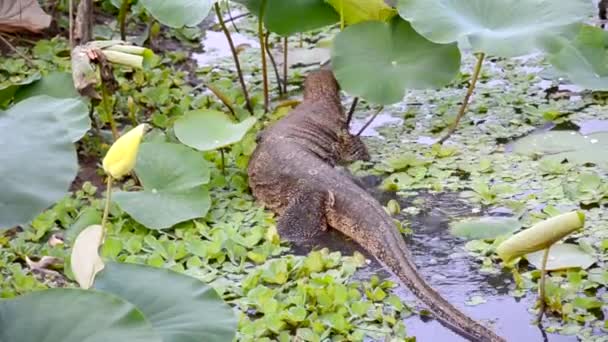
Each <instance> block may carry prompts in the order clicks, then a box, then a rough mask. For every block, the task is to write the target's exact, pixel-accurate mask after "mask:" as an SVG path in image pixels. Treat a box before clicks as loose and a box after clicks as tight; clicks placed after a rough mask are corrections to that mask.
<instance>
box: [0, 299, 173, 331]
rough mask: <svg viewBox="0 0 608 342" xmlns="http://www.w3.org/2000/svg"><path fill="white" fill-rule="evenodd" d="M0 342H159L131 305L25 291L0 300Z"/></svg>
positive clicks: (138, 312) (110, 300)
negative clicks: (9, 298)
mask: <svg viewBox="0 0 608 342" xmlns="http://www.w3.org/2000/svg"><path fill="white" fill-rule="evenodd" d="M0 341H3V342H4V341H6V342H9V341H10V342H33V341H36V342H83V341H86V342H107V341H116V342H162V340H161V338H160V336H158V335H157V334H156V332H155V331H154V330H153V328H152V326H151V325H150V323H149V322H148V321H147V320H146V318H145V317H144V316H143V314H142V313H141V311H139V310H138V309H137V308H136V307H135V306H133V304H131V303H128V302H126V301H124V300H123V299H121V298H119V297H116V296H114V295H112V294H109V293H103V292H96V291H87V290H80V289H51V290H44V291H36V292H31V293H28V294H26V295H23V296H20V297H17V298H15V299H11V300H0Z"/></svg>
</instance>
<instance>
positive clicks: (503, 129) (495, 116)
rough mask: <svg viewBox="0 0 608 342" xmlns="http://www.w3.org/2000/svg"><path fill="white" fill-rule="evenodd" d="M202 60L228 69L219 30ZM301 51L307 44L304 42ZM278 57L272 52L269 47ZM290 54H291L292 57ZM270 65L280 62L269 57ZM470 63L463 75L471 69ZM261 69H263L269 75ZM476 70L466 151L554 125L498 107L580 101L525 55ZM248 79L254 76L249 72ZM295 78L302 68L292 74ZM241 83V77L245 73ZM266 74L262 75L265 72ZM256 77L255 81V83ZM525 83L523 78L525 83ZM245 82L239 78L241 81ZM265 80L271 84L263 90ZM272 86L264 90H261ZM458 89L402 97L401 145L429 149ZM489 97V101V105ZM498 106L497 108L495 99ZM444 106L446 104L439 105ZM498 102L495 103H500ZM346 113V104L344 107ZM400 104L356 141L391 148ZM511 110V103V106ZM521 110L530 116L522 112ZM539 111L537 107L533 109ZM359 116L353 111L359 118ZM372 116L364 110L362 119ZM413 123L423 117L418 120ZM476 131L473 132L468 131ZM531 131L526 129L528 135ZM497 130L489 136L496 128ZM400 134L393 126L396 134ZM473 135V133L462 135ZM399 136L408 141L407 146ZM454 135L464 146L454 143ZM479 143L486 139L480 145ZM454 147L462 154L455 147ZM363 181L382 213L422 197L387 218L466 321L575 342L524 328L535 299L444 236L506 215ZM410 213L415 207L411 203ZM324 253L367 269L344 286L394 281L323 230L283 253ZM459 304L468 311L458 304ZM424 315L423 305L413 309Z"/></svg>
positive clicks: (464, 130)
mask: <svg viewBox="0 0 608 342" xmlns="http://www.w3.org/2000/svg"><path fill="white" fill-rule="evenodd" d="M249 33H250V32H247V33H245V32H242V33H241V34H234V33H233V39H235V45H237V46H239V45H240V46H241V47H249V48H250V49H245V50H244V53H242V54H241V57H242V59H241V63H242V64H243V65H244V69H245V70H247V69H249V71H254V70H257V69H259V61H258V59H257V58H258V57H257V53H258V51H257V50H258V49H259V43H258V41H257V39H255V38H252V36H251V35H250V34H249ZM290 44H291V45H292V46H294V47H295V46H296V44H295V42H290ZM203 45H204V49H205V52H204V53H202V54H193V56H192V57H193V59H195V60H196V61H197V63H198V65H199V67H213V66H217V65H224V66H227V67H229V68H231V65H232V62H231V60H230V50H229V47H228V45H227V43H226V41H225V38H224V37H223V34H222V33H221V32H213V31H210V30H208V31H207V33H206V39H205V40H204V42H203ZM307 45H308V44H307ZM279 50H280V49H279ZM306 50H307V51H305V52H307V53H306V54H304V55H305V56H304V57H305V58H302V61H301V62H300V63H297V62H295V61H294V60H292V58H293V59H296V58H297V57H296V56H298V54H297V53H296V51H292V50H291V49H290V56H291V57H290V62H289V66H290V72H295V69H298V65H302V66H313V65H315V64H318V63H319V62H321V61H322V60H323V59H325V58H326V57H327V56H326V54H325V51H321V52H319V53H315V52H314V51H313V50H320V49H318V47H317V48H314V47H313V48H310V49H306ZM292 52H294V53H292ZM275 53H276V55H275V56H280V55H281V51H275ZM278 62H279V66H280V62H281V58H278ZM471 65H472V63H471V61H470V58H469V60H468V62H467V63H464V64H463V67H465V68H466V67H469V68H470V67H471ZM269 70H270V69H269ZM485 70H487V71H488V73H489V74H490V75H491V77H488V78H487V80H483V81H481V82H480V84H478V87H477V90H476V93H475V95H474V96H473V99H472V103H473V105H472V106H471V113H469V115H468V118H470V119H471V121H474V122H475V123H474V125H467V124H466V123H463V124H462V125H461V126H462V127H461V129H460V130H459V133H458V135H460V137H455V139H454V141H453V142H450V143H449V145H452V144H454V145H455V146H459V147H462V148H463V149H467V148H468V147H470V146H466V145H467V143H466V142H467V140H469V142H470V141H475V140H476V139H473V138H472V137H474V134H478V135H480V136H483V135H484V133H486V132H491V134H490V135H492V136H493V138H494V137H500V136H504V138H503V139H504V140H507V141H509V142H514V141H517V140H518V139H517V138H516V137H525V136H529V135H530V134H542V133H543V132H547V131H550V130H557V129H560V127H555V125H552V124H547V125H542V124H540V122H538V121H533V122H531V123H525V124H522V123H521V122H525V120H522V119H519V121H518V123H516V124H512V123H511V122H509V119H506V118H507V117H517V118H521V117H524V116H523V115H520V114H521V110H519V109H518V110H516V111H515V112H513V113H512V110H513V108H512V107H511V108H509V109H506V108H507V107H508V106H505V104H507V103H508V104H510V105H512V103H514V102H516V101H514V100H512V99H511V98H515V97H518V96H524V97H525V99H526V101H528V102H530V103H531V104H533V105H534V106H536V107H538V108H540V107H542V106H543V105H544V103H543V102H542V101H541V100H542V98H544V96H545V92H546V91H547V90H548V89H549V88H550V87H552V86H554V87H556V88H557V91H560V92H570V93H571V95H569V96H568V99H567V100H566V101H564V102H562V103H560V106H561V107H562V108H560V109H562V110H569V109H571V108H573V107H574V106H575V105H579V104H580V103H582V102H584V101H582V100H583V96H582V95H581V94H580V93H581V92H582V91H583V90H582V89H580V88H578V87H575V86H571V85H569V84H560V83H561V82H559V81H557V82H556V80H555V79H553V80H551V78H552V74H551V72H548V71H547V70H546V68H545V67H544V65H543V63H542V62H541V60H540V56H538V55H531V56H524V57H520V58H515V59H513V60H512V61H510V62H497V63H494V62H487V63H486V64H485ZM256 72H257V71H256ZM299 72H300V73H304V70H299ZM245 74H246V75H248V73H247V72H245ZM270 75H272V73H271V74H270ZM258 76H259V75H258ZM528 76H530V77H528ZM246 77H247V76H246ZM272 80H273V77H271V82H272ZM271 88H272V87H271ZM461 93H462V89H456V88H452V89H444V90H442V92H437V93H436V94H432V93H430V92H426V93H425V92H423V91H421V92H417V93H415V94H414V95H409V98H407V100H410V101H414V102H415V103H419V104H420V103H424V105H421V106H420V107H419V108H418V109H417V112H419V115H418V117H417V120H418V121H417V122H416V124H415V125H413V127H415V128H414V129H410V131H409V132H406V131H405V130H402V133H403V135H401V136H400V141H401V143H402V144H403V143H415V144H418V145H420V146H423V145H424V146H427V147H428V145H432V144H433V143H435V142H436V137H432V136H431V135H433V133H432V132H430V126H429V123H432V121H433V120H435V119H436V118H438V117H440V116H441V115H443V114H442V113H438V109H440V107H441V105H442V104H445V103H448V104H449V106H448V107H450V108H454V107H455V106H456V103H457V101H459V100H460V99H461ZM496 99H498V100H496ZM499 100H500V101H499ZM448 101H452V103H449V102H448ZM501 101H502V102H501ZM347 102H348V103H347V104H346V105H348V104H349V103H350V100H349V101H347ZM405 102H406V101H405V100H404V102H403V103H401V104H400V105H395V106H394V108H393V109H395V108H398V109H397V110H396V111H394V110H391V109H390V108H387V109H386V111H384V112H382V113H380V115H378V117H377V118H376V120H375V121H374V122H372V124H371V125H369V126H368V127H367V128H366V129H365V130H364V131H363V132H362V134H361V135H362V136H364V137H366V138H371V139H372V140H373V139H375V140H382V141H386V142H387V143H389V144H390V143H392V142H393V141H394V140H395V137H392V138H391V137H390V136H389V137H388V138H386V137H385V136H384V135H383V134H382V129H383V126H392V127H393V128H394V127H400V126H403V125H404V124H405V123H407V121H408V120H407V119H406V120H404V119H403V118H402V116H401V115H400V114H401V113H403V112H404V111H405V110H406V109H408V107H409V106H407V105H405ZM484 103H487V106H489V107H490V108H492V109H493V110H491V111H490V113H486V112H485V111H483V112H482V111H480V112H475V108H476V106H479V105H480V104H482V105H483V104H484ZM518 106H519V107H521V106H520V105H518ZM526 110H530V109H529V108H526ZM539 110H540V109H539ZM364 111H367V110H363V109H362V108H359V111H358V112H359V113H360V114H362V113H363V112H364ZM372 111H373V110H371V109H370V110H369V112H372ZM421 118H423V119H421ZM368 119H369V117H367V118H365V117H363V118H362V117H357V116H356V117H355V118H354V119H353V124H352V125H351V131H352V132H354V133H357V132H358V131H359V130H360V129H361V127H363V125H364V124H365V123H366V122H367V121H368ZM478 123H479V124H478ZM576 125H577V126H578V127H576V128H568V129H570V130H572V131H579V133H580V134H583V135H586V134H593V133H596V132H605V131H606V130H607V129H608V120H603V118H600V119H592V120H585V121H580V122H576ZM532 126H534V127H538V128H536V129H533V127H532ZM497 129H498V130H497ZM400 130H401V128H400ZM472 132H473V133H472ZM404 136H409V137H412V138H411V139H408V140H407V141H405V140H403V139H405V138H404ZM462 137H464V139H460V138H462ZM485 142H486V144H487V143H488V140H485ZM463 143H464V146H463ZM509 145H510V144H507V145H506V146H503V147H504V150H502V151H503V152H507V154H509V153H510V152H511V151H510V150H511V148H510V146H509ZM470 153H479V151H471V152H470ZM363 181H364V182H365V183H366V188H367V190H368V191H369V192H370V193H372V194H373V195H374V196H375V198H376V199H377V200H379V201H380V203H381V204H383V205H386V203H387V202H388V201H389V200H390V199H394V200H396V201H398V202H399V204H400V205H401V207H402V208H406V207H409V206H413V204H412V200H414V199H417V200H419V199H423V202H424V204H423V206H422V207H421V208H420V209H421V210H420V212H419V213H418V214H417V215H414V216H408V217H407V218H405V217H403V216H401V217H397V218H398V219H400V220H402V221H408V222H409V223H410V227H411V229H412V231H413V234H411V235H409V236H407V237H406V243H407V245H408V247H409V248H410V250H411V252H412V255H413V257H414V262H415V263H416V265H417V267H418V269H419V271H420V272H421V274H422V276H423V277H424V278H425V279H426V280H427V281H428V283H429V284H430V285H431V286H432V287H433V288H435V289H436V290H438V291H439V292H440V293H441V295H442V296H444V297H445V298H446V299H447V300H448V301H449V302H451V303H452V304H453V305H455V306H456V307H458V308H459V309H461V310H462V311H463V312H465V313H466V314H468V315H470V316H471V317H472V318H474V319H476V320H479V321H484V322H485V323H488V326H490V327H492V329H493V330H494V331H496V332H497V333H498V334H499V335H500V336H502V337H504V338H506V339H507V340H508V341H578V338H577V337H576V336H573V335H570V336H568V335H559V334H550V333H546V332H545V331H543V330H542V328H539V327H538V326H536V325H534V324H533V321H534V319H535V314H534V313H533V312H532V311H531V309H532V308H533V307H534V303H535V302H536V300H537V295H536V292H535V291H528V292H526V295H525V296H523V297H514V296H513V295H512V294H511V293H510V292H511V291H512V290H513V289H514V288H515V284H514V280H513V276H512V274H511V273H509V272H508V271H505V270H501V271H500V272H498V273H483V272H482V271H480V265H479V262H478V261H476V260H475V258H474V257H472V256H469V255H468V253H467V252H466V250H465V249H464V245H465V243H466V242H465V241H464V240H462V239H459V238H456V237H454V236H452V235H451V234H450V232H449V231H448V225H449V223H450V222H452V221H458V220H459V219H460V218H463V217H471V216H482V215H484V216H488V215H489V216H500V215H507V216H508V215H511V213H510V212H509V211H508V210H507V211H504V210H500V208H498V209H494V210H490V211H485V210H482V212H479V211H477V212H474V208H473V207H472V206H471V205H470V204H469V203H468V202H467V201H466V200H463V199H461V198H460V194H459V193H457V192H444V193H439V194H434V195H433V194H429V193H425V192H419V193H418V195H416V196H414V197H400V196H398V195H397V194H395V193H385V192H381V191H379V190H377V186H378V185H379V183H380V182H381V179H379V178H377V177H375V176H369V177H366V178H364V179H363ZM530 193H532V191H531V190H530V191H527V190H526V191H524V192H523V193H522V194H521V197H523V196H525V195H527V194H530ZM415 206H417V207H418V206H419V204H418V203H416V204H415ZM323 247H327V248H329V249H330V250H331V251H340V252H342V253H343V255H352V253H353V252H354V251H359V252H361V253H362V254H364V255H365V256H366V257H367V258H368V259H369V260H370V263H369V264H368V265H367V266H366V267H364V268H362V269H360V270H359V271H358V272H357V273H356V274H355V276H354V277H353V280H368V279H369V278H370V277H371V276H373V275H377V276H379V277H381V278H384V279H386V278H389V279H391V280H392V281H393V282H395V283H396V284H398V283H399V282H398V281H397V279H396V278H395V277H394V276H392V275H391V274H390V273H389V272H388V271H387V270H385V269H384V268H383V267H382V266H381V265H380V264H379V263H378V262H377V261H376V260H375V259H374V258H373V257H371V256H370V255H369V254H367V253H365V252H364V251H363V249H362V248H361V247H359V246H358V245H357V244H355V243H354V242H349V241H346V240H345V239H344V238H343V237H342V236H341V235H340V234H339V233H337V232H331V231H330V232H329V233H328V234H327V235H325V236H323V237H322V238H319V239H318V240H316V241H312V242H311V243H309V244H307V245H305V246H303V245H301V246H294V247H293V248H292V250H291V252H290V253H294V254H298V255H305V254H306V253H308V252H309V251H310V250H311V249H313V248H323ZM393 292H394V293H395V294H396V295H398V296H399V297H400V298H401V299H402V301H403V302H404V303H407V304H410V305H417V304H416V303H419V301H417V299H416V298H415V297H414V296H413V295H412V294H411V293H410V291H409V290H408V289H407V288H404V287H403V286H399V287H397V288H395V289H393ZM466 303H469V304H471V305H467V304H466ZM419 308H424V306H419ZM405 323H406V327H407V331H408V334H409V335H410V336H416V338H417V340H418V341H423V342H424V341H465V339H464V338H462V337H460V336H459V335H457V334H455V333H453V332H452V331H451V330H449V329H448V328H446V327H444V326H442V325H441V324H440V323H439V322H438V321H436V320H434V319H428V318H423V317H421V316H418V315H412V316H411V317H409V318H407V319H406V320H405Z"/></svg>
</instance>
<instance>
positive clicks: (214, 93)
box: [207, 84, 236, 119]
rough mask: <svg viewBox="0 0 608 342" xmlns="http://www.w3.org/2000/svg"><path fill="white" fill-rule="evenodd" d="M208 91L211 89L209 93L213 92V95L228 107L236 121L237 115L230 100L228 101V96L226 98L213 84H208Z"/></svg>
mask: <svg viewBox="0 0 608 342" xmlns="http://www.w3.org/2000/svg"><path fill="white" fill-rule="evenodd" d="M207 89H209V91H211V92H212V93H213V95H215V96H216V97H217V98H218V99H220V101H222V103H223V104H224V106H226V108H228V110H229V111H230V113H231V114H232V116H233V117H234V118H235V119H236V113H235V111H234V107H233V106H232V104H231V103H230V99H228V96H226V95H225V94H224V93H222V91H221V90H219V89H218V88H216V87H215V86H214V85H212V84H207Z"/></svg>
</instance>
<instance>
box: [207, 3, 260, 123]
mask: <svg viewBox="0 0 608 342" xmlns="http://www.w3.org/2000/svg"><path fill="white" fill-rule="evenodd" d="M213 7H214V9H215V15H216V16H217V20H218V21H219V23H220V26H221V27H222V31H223V32H224V35H225V36H226V40H228V45H229V46H230V51H231V52H232V58H233V59H234V65H235V67H236V73H237V75H238V77H239V82H240V83H241V89H242V90H243V96H244V97H245V105H246V106H247V110H248V111H249V114H251V115H253V106H252V105H251V100H249V93H248V92H247V85H246V84H245V79H244V78H243V71H242V70H241V62H240V61H239V55H238V53H237V52H236V48H235V47H234V42H233V41H232V36H231V35H230V31H228V28H227V27H226V23H225V22H224V18H223V17H222V12H221V10H220V5H219V4H218V3H217V2H216V3H215V4H214V5H213Z"/></svg>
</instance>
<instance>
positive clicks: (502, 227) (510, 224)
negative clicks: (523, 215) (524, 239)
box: [450, 216, 521, 240]
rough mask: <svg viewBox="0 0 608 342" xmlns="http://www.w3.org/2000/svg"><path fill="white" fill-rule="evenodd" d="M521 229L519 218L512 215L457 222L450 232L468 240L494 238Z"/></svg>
mask: <svg viewBox="0 0 608 342" xmlns="http://www.w3.org/2000/svg"><path fill="white" fill-rule="evenodd" d="M519 229H521V223H520V222H519V220H517V219H515V218H510V217H491V216H490V217H482V218H480V219H475V220H466V221H461V222H456V223H454V224H453V225H452V227H451V229H450V232H451V233H452V234H454V235H456V236H458V237H462V238H465V239H468V240H474V239H483V240H493V239H495V238H497V237H499V236H501V235H507V234H510V233H513V232H515V231H517V230H519Z"/></svg>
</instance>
